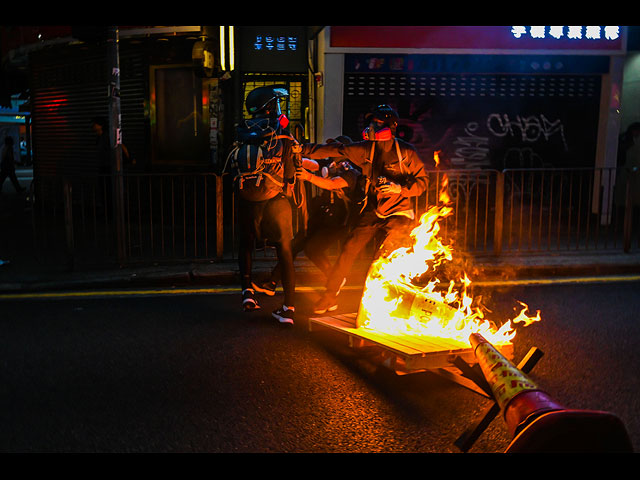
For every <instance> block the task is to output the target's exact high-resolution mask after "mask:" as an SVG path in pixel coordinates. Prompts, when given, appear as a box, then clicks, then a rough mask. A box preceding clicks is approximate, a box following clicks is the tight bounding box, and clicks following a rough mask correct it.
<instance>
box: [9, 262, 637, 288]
mask: <svg viewBox="0 0 640 480" xmlns="http://www.w3.org/2000/svg"><path fill="white" fill-rule="evenodd" d="M273 265H274V260H272V259H269V258H259V259H256V260H255V261H254V269H253V271H254V277H255V278H257V279H259V280H261V279H265V278H267V276H268V275H269V272H270V271H271V268H273ZM469 265H470V268H469V269H468V271H467V273H468V275H469V278H470V279H471V280H472V282H473V281H478V280H485V281H486V280H523V279H539V278H558V277H564V278H566V277H585V276H587V277H597V276H611V275H640V253H635V254H624V253H608V254H604V253H599V254H592V255H591V254H585V253H575V254H569V253H567V254H563V255H560V254H553V255H552V254H548V255H527V256H510V255H506V254H505V255H504V256H502V257H500V258H494V257H485V258H477V259H474V260H473V261H471V262H470V263H469ZM368 266H369V263H368V262H367V261H365V260H362V261H359V262H357V263H356V265H355V266H354V269H353V271H352V272H351V275H350V276H349V278H348V281H347V285H348V286H361V285H363V284H364V280H365V277H366V273H367V269H368ZM21 267H22V268H21ZM323 283H324V280H323V277H322V275H321V274H320V272H319V271H318V270H317V269H316V268H315V267H314V265H313V264H312V263H311V262H309V261H308V260H307V259H306V258H304V257H302V258H299V259H297V260H296V284H297V285H298V286H305V287H317V288H321V287H322V286H323ZM219 285H229V286H231V285H235V286H238V285H239V275H238V265H237V261H236V260H234V259H224V260H222V261H220V262H211V263H185V264H177V265H176V264H174V265H153V266H143V267H126V268H117V267H113V268H109V269H103V270H78V271H72V272H64V271H57V272H54V271H39V270H38V269H37V266H34V265H31V266H29V267H28V268H27V266H25V265H24V264H23V265H20V263H19V262H18V263H13V262H12V263H9V264H5V265H1V266H0V293H8V292H11V293H16V292H33V291H50V290H62V289H81V290H91V289H99V288H151V287H187V286H219Z"/></svg>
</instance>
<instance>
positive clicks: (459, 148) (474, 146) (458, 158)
mask: <svg viewBox="0 0 640 480" xmlns="http://www.w3.org/2000/svg"><path fill="white" fill-rule="evenodd" d="M478 126H479V125H478V123H477V122H469V123H468V124H467V126H466V127H465V129H464V133H465V136H463V137H457V138H456V140H455V141H454V142H453V143H454V145H456V149H455V155H454V156H453V158H451V163H452V164H453V165H454V166H462V165H464V166H465V167H466V168H475V167H478V166H482V165H484V164H485V163H486V158H487V154H488V153H489V138H488V137H480V136H478V135H476V134H475V132H476V131H477V130H478Z"/></svg>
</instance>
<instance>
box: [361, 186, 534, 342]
mask: <svg viewBox="0 0 640 480" xmlns="http://www.w3.org/2000/svg"><path fill="white" fill-rule="evenodd" d="M447 182H448V181H447V178H446V176H445V178H444V180H443V186H442V189H441V195H440V199H441V201H443V202H444V204H443V205H439V206H434V207H431V208H429V209H428V210H427V212H426V213H424V214H423V215H422V216H421V217H420V222H419V224H418V226H417V227H415V228H414V229H413V231H412V232H411V234H410V240H411V241H412V242H413V244H412V246H410V247H402V248H398V249H396V250H394V251H393V252H391V253H390V254H389V255H387V256H383V257H379V258H378V259H376V260H375V261H374V262H373V264H372V265H371V268H370V270H369V274H368V276H367V280H366V283H365V289H364V293H363V296H362V301H361V302H362V303H361V310H360V313H359V315H361V316H362V317H361V320H360V324H361V328H368V329H371V330H376V331H379V332H384V333H389V334H410V335H419V336H430V337H440V338H447V339H449V340H451V341H453V342H455V343H458V342H459V343H460V346H461V348H467V347H468V346H469V345H470V344H469V336H470V335H471V334H472V333H479V334H481V335H482V336H483V337H484V338H486V339H487V340H488V341H489V342H491V343H493V344H496V345H499V344H505V343H510V342H511V340H512V339H513V338H514V337H515V335H516V332H515V327H514V326H513V324H514V323H522V324H523V325H524V326H526V325H529V324H531V323H532V322H535V321H540V319H541V318H540V311H538V312H537V314H536V315H535V316H533V317H530V316H527V315H526V313H525V312H527V310H528V308H529V307H528V306H527V305H526V304H524V303H522V302H518V303H520V305H522V306H523V307H524V308H523V309H522V311H521V312H520V314H519V315H518V316H517V317H516V318H514V319H513V320H508V321H507V322H506V323H504V324H503V325H502V326H500V327H499V328H498V327H497V326H496V324H495V323H494V322H492V321H490V320H488V319H486V318H485V312H487V311H488V309H487V308H486V307H484V306H483V305H481V297H479V298H478V299H477V300H474V299H473V298H472V297H470V296H469V294H468V288H469V286H470V285H471V280H470V279H469V277H468V276H467V274H466V273H465V274H464V275H463V276H462V278H460V279H458V281H457V282H456V280H453V279H451V280H449V281H448V282H440V280H439V279H438V278H437V272H436V269H437V267H439V266H440V265H443V264H445V263H446V262H450V261H451V260H452V259H453V248H452V247H451V246H450V245H445V244H444V243H443V242H442V240H441V239H440V238H439V236H438V234H439V232H440V225H439V221H440V220H441V219H443V218H445V217H447V216H448V215H450V214H451V213H452V211H453V209H452V208H451V207H450V206H449V205H448V195H446V190H447ZM418 277H419V278H420V279H421V281H420V283H421V284H424V283H425V282H424V278H425V277H426V278H428V281H427V283H426V285H424V286H419V285H416V284H415V280H416V279H418ZM443 285H444V286H443Z"/></svg>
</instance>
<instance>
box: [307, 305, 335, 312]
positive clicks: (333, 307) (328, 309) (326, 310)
mask: <svg viewBox="0 0 640 480" xmlns="http://www.w3.org/2000/svg"><path fill="white" fill-rule="evenodd" d="M337 309H338V305H333V306H331V307H329V308H325V309H324V310H314V311H313V313H327V312H333V311H335V310H337Z"/></svg>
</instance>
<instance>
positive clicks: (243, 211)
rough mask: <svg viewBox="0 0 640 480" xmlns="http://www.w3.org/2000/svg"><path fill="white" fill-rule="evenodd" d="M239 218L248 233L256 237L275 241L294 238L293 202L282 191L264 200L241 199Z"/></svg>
mask: <svg viewBox="0 0 640 480" xmlns="http://www.w3.org/2000/svg"><path fill="white" fill-rule="evenodd" d="M238 218H239V220H240V224H241V225H243V226H244V228H246V229H250V230H249V231H247V232H246V233H250V234H253V235H254V236H255V238H257V239H260V240H267V241H269V242H273V243H280V242H284V241H291V240H292V239H293V224H292V223H293V213H292V211H291V202H289V199H288V198H287V197H286V196H285V195H284V194H283V193H280V194H278V195H276V196H275V197H273V198H271V199H269V200H265V201H263V202H249V201H246V200H242V199H241V200H240V203H239V205H238Z"/></svg>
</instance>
